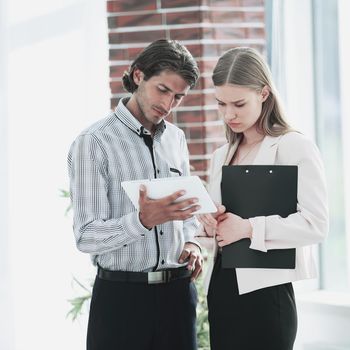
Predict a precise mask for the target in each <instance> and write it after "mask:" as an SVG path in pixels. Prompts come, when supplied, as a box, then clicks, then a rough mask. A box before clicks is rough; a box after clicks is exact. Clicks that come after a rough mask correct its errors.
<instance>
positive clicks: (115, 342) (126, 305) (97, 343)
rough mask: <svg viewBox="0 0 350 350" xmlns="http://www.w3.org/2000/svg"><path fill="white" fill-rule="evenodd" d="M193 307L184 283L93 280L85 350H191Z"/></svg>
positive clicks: (191, 292) (194, 293) (193, 290)
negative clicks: (152, 283)
mask: <svg viewBox="0 0 350 350" xmlns="http://www.w3.org/2000/svg"><path fill="white" fill-rule="evenodd" d="M196 304H197V291H196V287H195V285H194V284H193V283H191V282H190V279H189V278H182V279H178V280H174V281H171V282H169V283H165V284H154V285H150V284H146V283H135V282H115V281H108V280H103V279H100V278H99V277H96V280H95V284H94V288H93V293H92V300H91V306H90V315H89V325H88V334H87V350H165V349H166V350H180V349H181V350H195V349H196V348H197V347H196Z"/></svg>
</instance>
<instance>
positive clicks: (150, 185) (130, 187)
mask: <svg viewBox="0 0 350 350" xmlns="http://www.w3.org/2000/svg"><path fill="white" fill-rule="evenodd" d="M141 184H142V185H145V186H146V188H147V195H148V197H149V198H152V199H159V198H162V197H166V196H169V195H171V194H173V193H174V192H177V191H180V190H185V191H186V193H185V195H183V196H182V197H180V198H179V199H178V200H177V201H181V200H184V199H188V198H198V203H196V205H200V207H201V208H200V209H199V210H198V211H196V212H194V214H206V213H215V212H216V211H217V209H216V205H215V204H214V202H213V201H212V199H211V198H210V196H209V194H208V192H207V190H206V189H205V187H204V185H203V183H202V181H201V179H200V178H199V177H198V176H179V177H165V178H159V179H151V180H148V179H144V180H134V181H123V182H122V183H121V185H122V187H123V189H124V190H125V192H126V193H127V195H128V196H129V198H130V200H131V201H132V203H133V205H134V206H135V208H136V209H139V191H140V185H141Z"/></svg>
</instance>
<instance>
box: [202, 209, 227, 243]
mask: <svg viewBox="0 0 350 350" xmlns="http://www.w3.org/2000/svg"><path fill="white" fill-rule="evenodd" d="M216 207H217V212H216V213H213V214H200V215H197V219H198V221H199V222H200V223H201V224H202V225H203V228H204V231H205V233H206V234H207V236H209V237H213V236H215V233H216V226H217V219H218V217H219V216H220V215H222V214H223V213H224V212H225V210H226V208H225V207H224V206H223V205H216Z"/></svg>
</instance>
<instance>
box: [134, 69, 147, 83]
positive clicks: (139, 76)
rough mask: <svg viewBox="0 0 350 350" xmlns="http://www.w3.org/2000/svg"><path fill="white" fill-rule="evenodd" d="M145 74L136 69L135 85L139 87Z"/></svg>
mask: <svg viewBox="0 0 350 350" xmlns="http://www.w3.org/2000/svg"><path fill="white" fill-rule="evenodd" d="M143 77H144V74H143V73H142V71H141V70H140V69H138V68H135V69H134V71H133V73H132V78H133V80H134V83H135V84H136V85H137V86H139V85H140V83H141V81H142V80H143Z"/></svg>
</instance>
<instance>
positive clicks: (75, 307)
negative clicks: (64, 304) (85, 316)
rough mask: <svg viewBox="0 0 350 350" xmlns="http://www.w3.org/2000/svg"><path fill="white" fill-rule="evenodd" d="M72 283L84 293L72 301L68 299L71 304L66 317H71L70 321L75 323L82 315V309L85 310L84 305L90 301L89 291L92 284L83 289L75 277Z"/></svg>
mask: <svg viewBox="0 0 350 350" xmlns="http://www.w3.org/2000/svg"><path fill="white" fill-rule="evenodd" d="M73 282H74V283H75V284H77V285H78V286H79V287H81V289H82V290H84V291H85V293H84V294H83V295H81V296H78V297H75V298H73V299H68V302H69V303H70V304H71V306H72V308H71V309H70V310H69V311H68V313H67V316H66V317H71V318H72V321H75V320H76V319H77V318H78V316H80V315H81V314H82V313H83V309H84V308H85V305H86V306H87V304H88V303H89V302H90V299H91V295H92V294H91V289H92V286H93V283H91V284H90V288H89V287H85V286H84V285H83V284H82V283H81V282H79V281H78V280H77V279H76V278H75V277H73Z"/></svg>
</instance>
